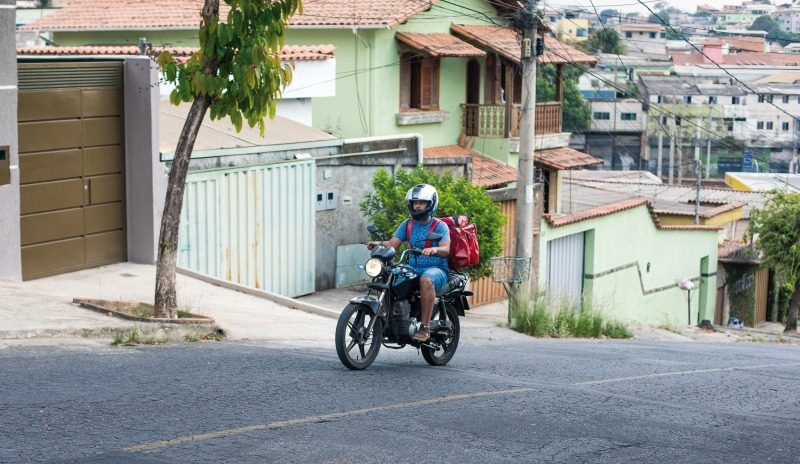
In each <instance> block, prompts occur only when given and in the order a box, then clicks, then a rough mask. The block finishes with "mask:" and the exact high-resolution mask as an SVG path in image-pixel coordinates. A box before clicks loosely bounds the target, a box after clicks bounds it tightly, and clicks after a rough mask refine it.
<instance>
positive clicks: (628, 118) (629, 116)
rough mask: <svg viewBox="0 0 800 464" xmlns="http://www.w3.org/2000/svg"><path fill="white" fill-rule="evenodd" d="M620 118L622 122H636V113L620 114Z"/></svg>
mask: <svg viewBox="0 0 800 464" xmlns="http://www.w3.org/2000/svg"><path fill="white" fill-rule="evenodd" d="M620 117H621V119H622V120H623V121H636V113H622V114H621V115H620Z"/></svg>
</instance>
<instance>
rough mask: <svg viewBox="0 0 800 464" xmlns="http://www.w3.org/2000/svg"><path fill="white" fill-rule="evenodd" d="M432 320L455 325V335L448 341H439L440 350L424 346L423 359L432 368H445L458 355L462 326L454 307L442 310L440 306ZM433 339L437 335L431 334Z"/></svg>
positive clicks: (447, 339)
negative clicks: (444, 321) (445, 321)
mask: <svg viewBox="0 0 800 464" xmlns="http://www.w3.org/2000/svg"><path fill="white" fill-rule="evenodd" d="M431 319H439V320H447V321H450V322H452V323H453V333H452V335H451V336H449V337H447V338H446V339H437V341H438V342H439V344H440V345H441V346H440V347H439V348H433V347H432V346H430V343H428V344H425V345H422V357H423V358H425V361H426V362H427V363H428V364H430V365H431V366H444V365H445V364H447V363H448V362H450V360H451V359H453V355H454V354H456V349H457V348H458V339H459V337H460V336H461V324H460V323H459V321H458V312H457V311H456V308H454V307H453V306H447V309H445V310H442V306H441V305H440V306H439V307H438V308H436V311H435V312H434V313H433V316H432V317H431ZM431 336H432V337H436V335H433V334H431Z"/></svg>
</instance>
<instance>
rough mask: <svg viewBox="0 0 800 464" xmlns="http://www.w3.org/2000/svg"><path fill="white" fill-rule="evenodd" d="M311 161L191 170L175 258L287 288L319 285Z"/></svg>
mask: <svg viewBox="0 0 800 464" xmlns="http://www.w3.org/2000/svg"><path fill="white" fill-rule="evenodd" d="M315 169H316V168H315V164H314V161H312V160H309V161H296V162H290V163H281V164H272V165H263V166H250V167H242V168H232V169H223V170H215V171H205V172H192V173H189V175H188V176H187V177H186V192H185V194H184V201H183V210H182V211H181V229H180V234H179V240H178V250H179V253H178V265H179V266H181V267H185V268H187V269H190V270H192V271H196V272H200V273H203V274H206V275H210V276H214V277H218V278H220V279H225V280H228V281H231V282H236V283H239V284H242V285H247V286H249V287H254V288H259V289H263V290H266V291H269V292H274V293H278V294H281V295H284V296H290V297H294V296H299V295H306V294H308V293H312V292H314V281H315V272H314V271H315V232H314V231H315V227H316V226H315V222H314V191H315V189H314V186H315V179H316V177H315Z"/></svg>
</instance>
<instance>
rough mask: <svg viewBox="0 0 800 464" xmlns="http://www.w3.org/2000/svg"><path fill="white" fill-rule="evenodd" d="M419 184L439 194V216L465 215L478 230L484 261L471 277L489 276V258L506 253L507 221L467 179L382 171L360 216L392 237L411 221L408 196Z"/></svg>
mask: <svg viewBox="0 0 800 464" xmlns="http://www.w3.org/2000/svg"><path fill="white" fill-rule="evenodd" d="M417 184H430V185H433V186H434V187H436V190H437V192H438V193H439V208H438V209H437V210H436V214H435V215H436V216H438V217H443V216H452V215H457V214H466V215H467V216H469V218H470V220H471V221H472V222H474V223H475V224H476V225H477V226H478V241H479V243H480V247H481V261H480V264H479V265H478V266H476V267H473V268H470V269H469V271H468V273H469V275H470V277H471V278H478V277H485V276H488V275H490V274H491V268H490V265H489V258H492V257H494V256H497V255H499V254H500V253H501V252H502V250H503V233H502V227H503V225H504V224H505V217H504V216H503V213H502V212H501V211H500V207H499V206H497V204H496V203H494V202H493V201H492V199H491V198H489V196H488V195H487V194H486V191H485V190H484V189H483V188H481V187H477V186H475V185H472V184H471V183H470V182H469V181H467V180H466V178H463V177H461V178H459V179H453V176H451V175H450V174H442V175H439V174H436V173H434V172H431V171H428V170H425V169H424V168H421V167H420V168H417V169H415V170H413V171H404V170H402V169H400V170H398V171H397V172H396V173H395V175H394V176H390V175H389V173H388V172H386V171H385V170H383V169H382V170H380V171H378V172H377V173H375V176H374V177H373V178H372V186H373V187H374V189H375V190H374V192H371V193H369V194H368V195H367V196H366V199H365V200H364V201H362V202H361V203H360V204H359V206H360V208H361V212H362V213H364V215H365V216H367V217H368V218H369V219H370V221H371V222H372V223H373V224H374V225H375V226H376V227H377V228H378V229H380V231H381V233H382V234H383V235H384V236H386V237H388V236H391V235H392V234H393V233H394V231H395V229H397V226H399V225H400V223H401V222H403V220H405V219H406V218H408V209H407V206H406V201H405V197H406V192H407V191H408V189H410V188H411V187H413V186H415V185H417Z"/></svg>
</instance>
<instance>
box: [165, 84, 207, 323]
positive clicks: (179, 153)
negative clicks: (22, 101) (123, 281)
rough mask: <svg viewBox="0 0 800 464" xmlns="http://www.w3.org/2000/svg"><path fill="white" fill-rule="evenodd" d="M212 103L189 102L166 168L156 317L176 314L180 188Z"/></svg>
mask: <svg viewBox="0 0 800 464" xmlns="http://www.w3.org/2000/svg"><path fill="white" fill-rule="evenodd" d="M210 105H211V97H209V96H202V97H196V98H195V99H194V101H193V102H192V107H191V109H190V110H189V115H188V116H187V117H186V123H184V125H183V130H182V131H181V136H180V138H179V139H178V146H177V148H176V149H175V157H174V158H173V160H172V167H171V168H170V170H169V183H168V186H167V197H166V200H165V201H164V213H163V215H162V217H161V232H160V233H159V238H158V261H157V262H156V294H155V305H154V306H155V308H154V310H153V315H154V316H155V317H164V318H170V319H174V318H176V317H177V316H178V300H177V295H176V292H175V264H176V262H177V259H178V229H179V227H180V219H181V209H182V208H183V190H184V187H185V186H186V172H187V171H188V168H189V159H190V158H191V156H192V150H193V149H194V142H195V139H197V133H198V131H199V130H200V124H201V123H202V122H203V117H205V114H206V110H208V107H209V106H210Z"/></svg>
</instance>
